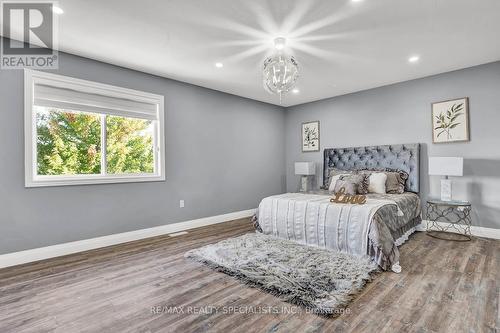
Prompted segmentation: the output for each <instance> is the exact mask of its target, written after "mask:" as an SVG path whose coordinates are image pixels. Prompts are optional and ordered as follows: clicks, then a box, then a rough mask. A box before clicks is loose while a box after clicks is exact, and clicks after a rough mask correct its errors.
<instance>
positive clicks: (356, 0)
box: [351, 0, 363, 2]
mask: <svg viewBox="0 0 500 333" xmlns="http://www.w3.org/2000/svg"><path fill="white" fill-rule="evenodd" d="M351 1H352V2H361V1H363V0H351Z"/></svg>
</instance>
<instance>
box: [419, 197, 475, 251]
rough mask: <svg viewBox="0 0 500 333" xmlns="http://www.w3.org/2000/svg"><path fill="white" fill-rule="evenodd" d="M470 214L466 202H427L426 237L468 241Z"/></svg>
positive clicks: (468, 205) (469, 205)
mask: <svg viewBox="0 0 500 333" xmlns="http://www.w3.org/2000/svg"><path fill="white" fill-rule="evenodd" d="M470 212H471V203H470V202H467V201H442V200H427V211H426V215H427V221H429V224H428V225H427V235H429V236H431V237H434V238H439V239H444V240H453V241H461V242H466V241H470V240H471V232H470V227H471V223H472V220H471V216H470ZM440 222H444V223H440Z"/></svg>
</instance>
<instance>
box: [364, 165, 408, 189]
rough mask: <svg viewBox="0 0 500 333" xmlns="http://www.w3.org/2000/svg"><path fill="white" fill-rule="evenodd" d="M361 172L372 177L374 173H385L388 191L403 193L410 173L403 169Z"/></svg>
mask: <svg viewBox="0 0 500 333" xmlns="http://www.w3.org/2000/svg"><path fill="white" fill-rule="evenodd" d="M358 173H360V174H364V175H366V176H367V177H370V175H371V174H373V173H385V174H386V175H387V180H386V182H385V190H386V193H391V194H401V193H404V191H405V187H406V180H407V179H408V177H409V176H408V174H407V173H406V172H404V171H402V170H396V169H384V170H360V171H358Z"/></svg>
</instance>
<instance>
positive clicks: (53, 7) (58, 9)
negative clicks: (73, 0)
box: [52, 6, 64, 15]
mask: <svg viewBox="0 0 500 333" xmlns="http://www.w3.org/2000/svg"><path fill="white" fill-rule="evenodd" d="M52 11H53V12H54V13H56V14H59V15H61V14H63V13H64V10H62V8H60V7H57V6H52Z"/></svg>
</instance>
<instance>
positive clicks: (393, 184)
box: [385, 170, 409, 194]
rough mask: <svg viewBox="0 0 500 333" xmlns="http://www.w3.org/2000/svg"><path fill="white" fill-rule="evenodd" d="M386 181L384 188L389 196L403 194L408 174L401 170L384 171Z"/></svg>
mask: <svg viewBox="0 0 500 333" xmlns="http://www.w3.org/2000/svg"><path fill="white" fill-rule="evenodd" d="M385 174H386V175H387V181H386V182H385V187H386V189H385V190H386V191H387V193H391V194H402V193H404V192H405V186H406V180H407V179H408V177H409V176H408V174H407V173H406V172H404V171H401V170H386V172H385Z"/></svg>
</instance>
